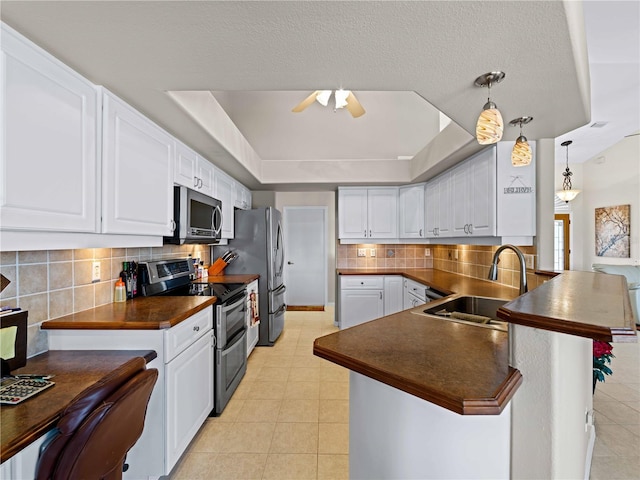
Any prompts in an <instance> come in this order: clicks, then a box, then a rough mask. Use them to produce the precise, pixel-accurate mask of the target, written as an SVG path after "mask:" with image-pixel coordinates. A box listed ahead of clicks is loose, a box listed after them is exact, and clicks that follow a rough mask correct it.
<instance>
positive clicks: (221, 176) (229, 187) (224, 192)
mask: <svg viewBox="0 0 640 480" xmlns="http://www.w3.org/2000/svg"><path fill="white" fill-rule="evenodd" d="M214 181H215V188H214V195H213V196H214V197H215V198H217V199H218V200H220V201H221V202H222V232H221V237H222V238H227V239H230V238H233V236H234V231H235V228H234V220H233V204H234V202H235V183H236V181H235V180H234V179H233V178H231V177H230V176H229V175H227V174H226V173H224V172H223V171H222V170H220V169H217V168H216V171H215V178H214Z"/></svg>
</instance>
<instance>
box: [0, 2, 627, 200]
mask: <svg viewBox="0 0 640 480" xmlns="http://www.w3.org/2000/svg"><path fill="white" fill-rule="evenodd" d="M604 3H612V2H604ZM623 3H624V2H623ZM631 3H635V2H631ZM0 15H1V17H2V20H3V21H5V22H6V23H8V24H9V25H10V26H12V27H14V28H15V29H16V30H18V31H19V32H20V33H22V34H24V35H25V36H27V37H28V38H30V39H32V40H33V41H34V42H35V43H37V44H39V45H41V46H43V47H44V48H45V49H46V50H48V51H50V52H51V53H52V54H54V55H55V56H57V57H58V58H60V59H61V60H62V61H64V62H65V63H67V64H68V65H70V66H71V67H73V68H74V69H76V70H77V71H79V72H80V73H81V74H83V75H85V76H86V77H87V78H89V79H90V80H91V81H93V82H94V83H97V84H101V85H104V86H105V87H107V88H109V89H110V90H112V91H113V92H114V93H116V94H117V95H119V96H121V97H122V98H124V99H125V100H126V101H128V102H129V103H131V104H132V105H134V106H135V107H137V108H139V109H140V110H141V111H142V112H143V113H145V114H146V115H148V116H149V117H150V118H152V119H153V120H155V121H156V122H157V123H159V124H160V125H162V126H163V127H164V128H166V129H167V130H169V131H170V132H171V133H173V134H174V135H176V136H177V137H179V138H181V139H183V140H184V141H185V143H187V144H189V145H191V146H192V147H193V148H195V149H196V150H197V151H199V152H200V153H201V154H202V155H204V156H205V157H207V158H209V159H210V160H211V161H213V162H214V163H216V164H217V165H219V166H220V167H221V168H223V169H224V170H226V171H227V172H229V173H231V174H232V175H234V176H236V177H237V178H238V179H239V180H240V181H242V182H244V183H246V184H247V185H248V186H250V187H251V188H260V187H262V186H263V185H261V182H260V177H261V172H260V171H259V170H257V169H255V168H252V167H251V166H249V165H247V164H243V162H242V161H240V162H238V159H237V158H234V157H233V155H231V154H230V153H229V149H228V148H226V147H223V146H222V145H221V144H220V143H219V142H218V141H216V140H215V139H213V138H212V137H211V135H209V134H208V133H207V132H206V131H205V129H203V128H202V127H201V126H200V125H199V124H198V123H197V122H195V121H194V120H193V118H192V116H190V115H188V114H187V113H185V111H184V110H183V109H182V108H180V107H179V106H178V105H177V104H176V103H175V102H174V101H173V100H172V98H171V97H170V96H169V95H167V93H166V92H167V91H183V90H187V91H188V90H202V91H213V92H216V97H217V98H218V101H219V102H220V104H221V105H223V106H224V107H225V108H227V109H228V113H229V116H230V117H232V118H234V119H235V121H236V124H237V127H238V128H239V129H240V131H241V132H243V134H244V136H245V138H247V139H248V140H249V144H255V145H252V146H253V148H254V150H255V151H256V152H258V155H259V156H261V157H262V156H264V157H263V158H264V159H267V160H273V159H277V160H287V161H290V162H293V161H297V160H301V161H309V160H322V159H324V158H331V159H340V158H343V159H350V160H360V161H364V160H365V159H388V160H389V161H392V160H393V159H397V157H399V156H400V157H405V156H412V155H414V154H415V152H416V149H419V148H420V145H419V143H420V142H422V141H424V146H425V147H427V148H426V151H427V153H428V154H429V155H430V156H431V157H433V158H431V157H430V158H429V159H428V161H426V162H423V164H422V165H432V164H433V162H434V161H437V160H446V158H444V157H446V156H450V155H449V153H447V150H446V149H442V148H440V147H439V146H438V148H436V147H430V145H432V144H433V141H434V140H433V139H434V138H435V141H436V142H437V140H438V135H436V134H437V132H438V130H439V129H437V128H434V126H436V125H437V123H438V122H437V120H435V117H434V108H435V109H437V110H440V111H442V112H443V113H444V114H445V115H447V116H448V117H450V118H451V119H452V120H453V121H454V122H455V124H457V125H459V126H460V127H462V129H460V132H462V134H461V133H459V134H458V136H457V139H458V141H459V142H460V143H461V146H464V145H462V144H464V143H465V142H467V143H469V145H471V142H472V141H473V137H472V135H471V134H472V132H473V131H474V126H475V120H476V118H477V115H478V113H479V112H480V109H481V107H482V104H483V103H484V102H485V101H486V89H479V88H477V87H474V86H473V80H474V79H475V78H476V77H477V76H478V75H480V74H482V73H485V72H487V71H491V70H497V69H499V70H503V71H505V72H506V73H507V76H506V79H505V80H504V81H503V82H502V83H501V84H500V85H498V86H496V87H495V88H494V89H493V90H492V98H493V100H494V101H495V102H496V103H497V104H498V106H499V108H500V109H501V111H502V114H503V116H504V118H505V120H506V121H507V122H508V121H509V120H510V119H512V118H516V117H519V116H522V115H530V116H533V117H534V119H535V120H534V121H533V122H532V123H531V124H529V125H528V126H527V127H526V131H525V133H526V134H527V136H528V137H529V138H531V139H537V138H555V137H558V136H560V135H563V134H565V133H566V132H569V131H572V130H574V129H576V128H579V127H581V126H583V125H585V124H587V123H588V122H589V121H590V119H591V116H590V102H589V97H590V81H589V70H588V64H587V51H586V47H585V35H584V22H583V18H582V9H581V3H579V2H566V3H565V2H559V1H554V2H539V1H495V2H486V1H469V2H466V1H455V2H454V1H451V2H446V1H421V2H414V1H408V2H385V1H382V2H368V1H362V2H361V1H355V2H342V1H335V2H323V1H319V2H314V1H300V2H288V1H284V2H281V1H273V2H271V1H257V2H251V1H228V2H224V1H203V2H195V1H189V2H187V1H178V2H173V1H160V2H152V1H142V2H126V1H125V2H108V1H106V2H104V1H102V2H101V1H89V2H82V1H75V2H58V1H45V2H26V1H19V2H14V1H6V0H4V1H3V2H2V10H1V11H0ZM339 87H344V88H348V89H351V90H353V91H354V92H355V93H356V95H357V96H358V98H359V100H360V101H361V102H362V104H363V105H364V107H365V109H367V114H366V115H365V116H364V117H361V118H360V119H355V120H354V119H350V118H348V117H345V116H342V117H338V115H339V114H346V112H343V111H338V112H336V113H333V112H332V111H327V110H326V109H325V110H322V109H321V108H313V109H312V108H311V107H310V108H309V109H307V110H306V111H305V112H302V113H300V114H292V113H290V112H289V111H288V110H290V108H292V107H293V106H294V105H295V104H296V103H298V102H299V101H300V100H302V99H303V98H304V97H305V96H306V95H308V94H309V93H310V92H311V91H313V90H316V89H318V88H327V89H328V88H339ZM256 92H269V93H268V94H267V95H264V96H263V97H264V98H260V96H259V94H258V93H256ZM376 92H387V93H389V95H388V98H386V97H387V96H385V95H383V94H376ZM411 92H415V93H411ZM394 98H395V100H394ZM252 99H253V100H254V101H251V100H252ZM278 99H281V100H282V103H280V101H278ZM427 102H428V103H427ZM276 104H277V106H278V108H281V107H283V108H282V109H281V113H280V114H277V113H273V112H271V113H270V112H269V111H268V108H267V107H268V106H269V105H271V106H272V107H273V108H275V106H276ZM430 105H431V106H432V107H433V108H432V107H431V106H430ZM316 106H318V105H314V106H313V107H316ZM284 107H286V108H284ZM318 107H319V106H318ZM378 107H380V108H381V109H382V108H384V111H382V110H379V111H377V109H378ZM261 108H264V109H263V110H260V109H261ZM320 115H323V116H324V117H325V120H324V122H325V123H324V124H323V123H322V122H323V120H321V119H320V117H319V116H320ZM357 121H363V122H362V123H360V124H358V123H356V122H357ZM327 122H330V123H331V124H329V123H327ZM422 128H424V129H425V133H424V139H421V138H420V137H421V136H422V133H421V129H422ZM243 129H244V130H243ZM465 131H466V134H465V133H464V132H465ZM283 132H284V133H283ZM463 134H464V135H463ZM517 134H518V132H517V129H515V128H510V127H507V129H506V132H505V139H515V137H516V136H517ZM434 135H436V137H434ZM441 135H442V134H440V136H441ZM462 140H464V141H462ZM574 140H575V139H574ZM430 142H431V143H430ZM456 148H457V147H456ZM467 148H471V147H470V146H467ZM439 152H445V153H439ZM438 155H440V156H442V157H443V158H441V159H440V158H437V157H438ZM240 160H241V159H240ZM405 163H406V162H405ZM408 168H409V167H408ZM424 168H427V167H424ZM424 168H422V169H423V170H424ZM409 170H410V172H411V176H412V177H417V176H419V174H420V173H423V172H419V171H416V168H415V166H414V167H411V166H410V168H409ZM380 171H381V172H384V169H381V170H380ZM345 174H347V175H351V176H352V172H350V171H348V170H345ZM310 175H311V174H310ZM369 178H370V177H367V180H368V181H370V180H369ZM350 180H351V181H357V179H354V178H351V179H350ZM307 181H308V185H309V188H312V187H313V178H308V179H307ZM379 181H380V182H384V181H385V178H380V180H379ZM286 183H287V181H286V178H283V179H282V180H281V183H280V184H279V183H278V180H277V179H276V180H275V181H273V182H272V187H275V186H278V187H286V185H284V184H286Z"/></svg>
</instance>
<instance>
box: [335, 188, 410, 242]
mask: <svg viewBox="0 0 640 480" xmlns="http://www.w3.org/2000/svg"><path fill="white" fill-rule="evenodd" d="M338 236H339V238H363V239H379V238H397V237H398V187H379V188H350V187H344V188H339V189H338Z"/></svg>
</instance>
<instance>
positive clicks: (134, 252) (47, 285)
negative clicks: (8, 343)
mask: <svg viewBox="0 0 640 480" xmlns="http://www.w3.org/2000/svg"><path fill="white" fill-rule="evenodd" d="M189 254H191V255H192V256H193V257H194V258H200V259H201V260H202V261H204V263H205V264H207V265H208V264H209V262H210V258H209V247H208V246H207V245H180V246H178V245H165V246H162V247H147V248H88V249H81V250H40V251H20V252H16V251H11V252H0V273H1V274H2V275H4V276H5V277H6V278H7V279H8V280H9V281H10V282H11V283H10V284H9V285H8V286H7V287H6V288H5V289H4V290H3V291H2V292H0V305H1V306H5V305H6V306H11V307H20V308H21V309H22V310H28V311H29V329H28V340H27V343H28V350H27V355H28V356H33V355H35V354H37V353H40V352H43V351H46V350H47V349H48V345H47V335H46V332H45V331H41V330H40V324H41V323H42V322H43V321H46V320H50V319H52V318H58V317H62V316H64V315H68V314H71V313H75V312H79V311H82V310H87V309H89V308H94V307H97V306H100V305H105V304H107V303H111V302H112V301H113V292H114V285H115V282H116V280H117V279H118V277H119V275H120V272H121V271H122V262H125V261H135V262H140V261H145V260H160V259H163V258H184V257H187V256H188V255H189ZM94 261H99V262H100V281H99V282H96V283H93V282H92V281H91V277H92V275H91V273H92V267H93V262H94Z"/></svg>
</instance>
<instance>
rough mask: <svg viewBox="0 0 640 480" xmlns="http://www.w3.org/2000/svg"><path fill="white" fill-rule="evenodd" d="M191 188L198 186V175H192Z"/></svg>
mask: <svg viewBox="0 0 640 480" xmlns="http://www.w3.org/2000/svg"><path fill="white" fill-rule="evenodd" d="M193 188H198V177H193Z"/></svg>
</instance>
